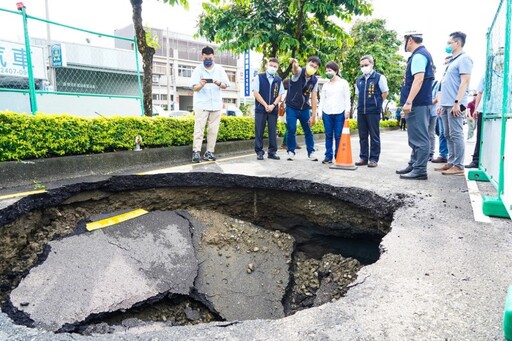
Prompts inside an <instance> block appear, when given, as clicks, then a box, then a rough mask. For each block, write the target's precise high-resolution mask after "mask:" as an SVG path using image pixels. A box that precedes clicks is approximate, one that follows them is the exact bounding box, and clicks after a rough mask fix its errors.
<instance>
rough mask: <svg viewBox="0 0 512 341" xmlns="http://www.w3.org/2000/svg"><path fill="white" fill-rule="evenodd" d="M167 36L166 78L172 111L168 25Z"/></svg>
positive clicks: (169, 109)
mask: <svg viewBox="0 0 512 341" xmlns="http://www.w3.org/2000/svg"><path fill="white" fill-rule="evenodd" d="M165 38H166V41H165V58H166V59H165V79H166V80H167V82H166V85H167V111H171V83H170V80H171V66H170V65H169V48H170V46H169V27H167V32H166V35H165ZM174 96H176V95H174Z"/></svg>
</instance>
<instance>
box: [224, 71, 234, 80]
mask: <svg viewBox="0 0 512 341" xmlns="http://www.w3.org/2000/svg"><path fill="white" fill-rule="evenodd" d="M226 74H227V75H228V79H229V81H230V82H231V83H235V82H236V72H234V71H226Z"/></svg>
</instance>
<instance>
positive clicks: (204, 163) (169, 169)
mask: <svg viewBox="0 0 512 341" xmlns="http://www.w3.org/2000/svg"><path fill="white" fill-rule="evenodd" d="M248 156H254V153H252V154H245V155H239V156H233V157H228V158H225V159H220V160H217V161H213V163H218V162H223V161H230V160H235V159H241V158H244V157H248ZM210 163H212V161H203V162H200V163H188V164H185V165H179V166H174V167H167V168H160V169H155V170H152V171H147V172H142V173H136V174H135V175H149V174H160V173H165V172H169V171H171V170H173V169H179V168H186V167H194V166H201V165H202V166H204V165H208V164H210Z"/></svg>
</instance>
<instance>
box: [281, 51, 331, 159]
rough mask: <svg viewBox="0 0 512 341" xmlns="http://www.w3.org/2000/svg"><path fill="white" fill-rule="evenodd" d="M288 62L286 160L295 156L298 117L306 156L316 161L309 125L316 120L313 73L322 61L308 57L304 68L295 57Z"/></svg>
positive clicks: (316, 81) (316, 83)
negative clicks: (290, 69) (289, 73)
mask: <svg viewBox="0 0 512 341" xmlns="http://www.w3.org/2000/svg"><path fill="white" fill-rule="evenodd" d="M290 63H292V74H293V75H292V77H291V79H290V84H289V85H288V92H287V94H286V127H287V129H288V139H287V140H288V141H287V145H288V158H287V160H289V161H293V159H294V158H295V146H296V140H295V133H296V132H297V119H298V120H299V121H300V125H301V126H302V130H303V131H304V139H305V140H306V148H307V152H308V158H309V159H310V160H311V161H318V156H316V154H315V141H314V139H313V132H312V131H311V126H312V125H314V124H315V122H316V110H317V99H318V94H317V93H318V78H317V77H316V76H315V73H316V72H317V71H318V68H319V67H320V65H321V64H322V63H321V62H320V59H319V58H318V57H315V56H312V57H309V59H308V61H307V63H306V67H305V68H301V67H300V66H299V62H298V61H297V59H295V58H291V59H290Z"/></svg>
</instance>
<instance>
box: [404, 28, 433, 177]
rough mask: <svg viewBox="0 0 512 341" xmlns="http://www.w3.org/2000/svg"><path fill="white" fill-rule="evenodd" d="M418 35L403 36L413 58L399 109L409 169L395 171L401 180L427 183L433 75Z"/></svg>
mask: <svg viewBox="0 0 512 341" xmlns="http://www.w3.org/2000/svg"><path fill="white" fill-rule="evenodd" d="M422 43H423V35H422V34H421V33H420V32H417V31H414V32H408V33H406V34H405V35H404V44H405V45H404V48H405V51H406V52H411V53H412V55H411V56H410V57H409V59H408V60H407V69H406V70H405V77H404V81H403V83H402V88H401V90H400V105H401V106H403V111H404V112H405V119H406V121H407V138H408V140H409V146H410V147H411V149H412V151H411V158H410V161H409V165H408V166H407V167H406V168H404V169H402V170H398V171H396V173H397V174H400V179H409V180H427V163H428V158H429V153H430V139H429V136H428V125H429V120H430V112H431V109H432V108H431V107H432V83H433V81H434V71H433V62H432V56H431V55H430V53H429V52H428V51H427V49H426V48H425V46H423V44H422Z"/></svg>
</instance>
